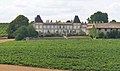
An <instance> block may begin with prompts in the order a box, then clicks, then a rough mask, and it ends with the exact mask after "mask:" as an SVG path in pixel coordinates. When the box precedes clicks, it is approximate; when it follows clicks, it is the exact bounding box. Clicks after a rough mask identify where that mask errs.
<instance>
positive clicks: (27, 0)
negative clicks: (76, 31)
mask: <svg viewBox="0 0 120 71" xmlns="http://www.w3.org/2000/svg"><path fill="white" fill-rule="evenodd" d="M96 11H102V12H107V13H108V15H109V20H111V19H115V20H117V21H120V16H119V15H120V0H0V22H11V21H12V20H13V19H14V18H15V17H16V16H18V15H20V14H22V15H25V16H26V17H28V18H29V19H30V21H32V20H34V17H35V16H36V15H38V14H39V15H40V16H41V18H42V19H43V20H44V21H46V20H51V19H52V20H64V21H65V20H68V19H73V18H74V16H75V15H78V16H79V18H80V20H81V21H86V19H87V18H88V17H89V16H90V15H91V14H93V13H94V12H96Z"/></svg>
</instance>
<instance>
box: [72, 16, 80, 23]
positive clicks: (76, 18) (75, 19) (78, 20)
mask: <svg viewBox="0 0 120 71" xmlns="http://www.w3.org/2000/svg"><path fill="white" fill-rule="evenodd" d="M73 23H80V19H79V17H78V16H77V15H76V16H75V18H74V21H73Z"/></svg>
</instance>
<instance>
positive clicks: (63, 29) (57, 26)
mask: <svg viewBox="0 0 120 71" xmlns="http://www.w3.org/2000/svg"><path fill="white" fill-rule="evenodd" d="M33 27H34V28H35V30H36V31H37V32H38V33H39V36H46V35H60V36H67V35H80V34H81V33H82V32H84V33H85V34H86V35H88V34H89V30H90V29H92V28H93V27H95V28H96V30H97V32H99V31H102V32H104V33H106V32H109V31H110V30H118V31H120V24H112V23H92V24H82V23H81V22H80V19H79V17H78V16H77V15H76V16H75V17H74V20H71V21H70V20H68V21H67V22H61V21H56V22H52V20H51V21H46V22H43V20H42V19H41V17H40V16H39V15H37V17H35V21H34V23H33Z"/></svg>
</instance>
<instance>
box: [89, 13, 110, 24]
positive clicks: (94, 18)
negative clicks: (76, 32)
mask: <svg viewBox="0 0 120 71" xmlns="http://www.w3.org/2000/svg"><path fill="white" fill-rule="evenodd" d="M87 21H88V23H102V22H104V23H108V14H107V13H102V12H101V11H98V12H96V13H94V14H93V15H91V16H90V18H88V19H87Z"/></svg>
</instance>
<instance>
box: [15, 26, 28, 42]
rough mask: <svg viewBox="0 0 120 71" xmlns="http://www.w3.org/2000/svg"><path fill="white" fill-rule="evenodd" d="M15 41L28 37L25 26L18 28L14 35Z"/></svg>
mask: <svg viewBox="0 0 120 71" xmlns="http://www.w3.org/2000/svg"><path fill="white" fill-rule="evenodd" d="M14 36H15V40H22V39H24V38H26V37H27V36H28V29H27V27H25V26H22V27H20V28H18V30H17V31H15V33H14Z"/></svg>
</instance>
